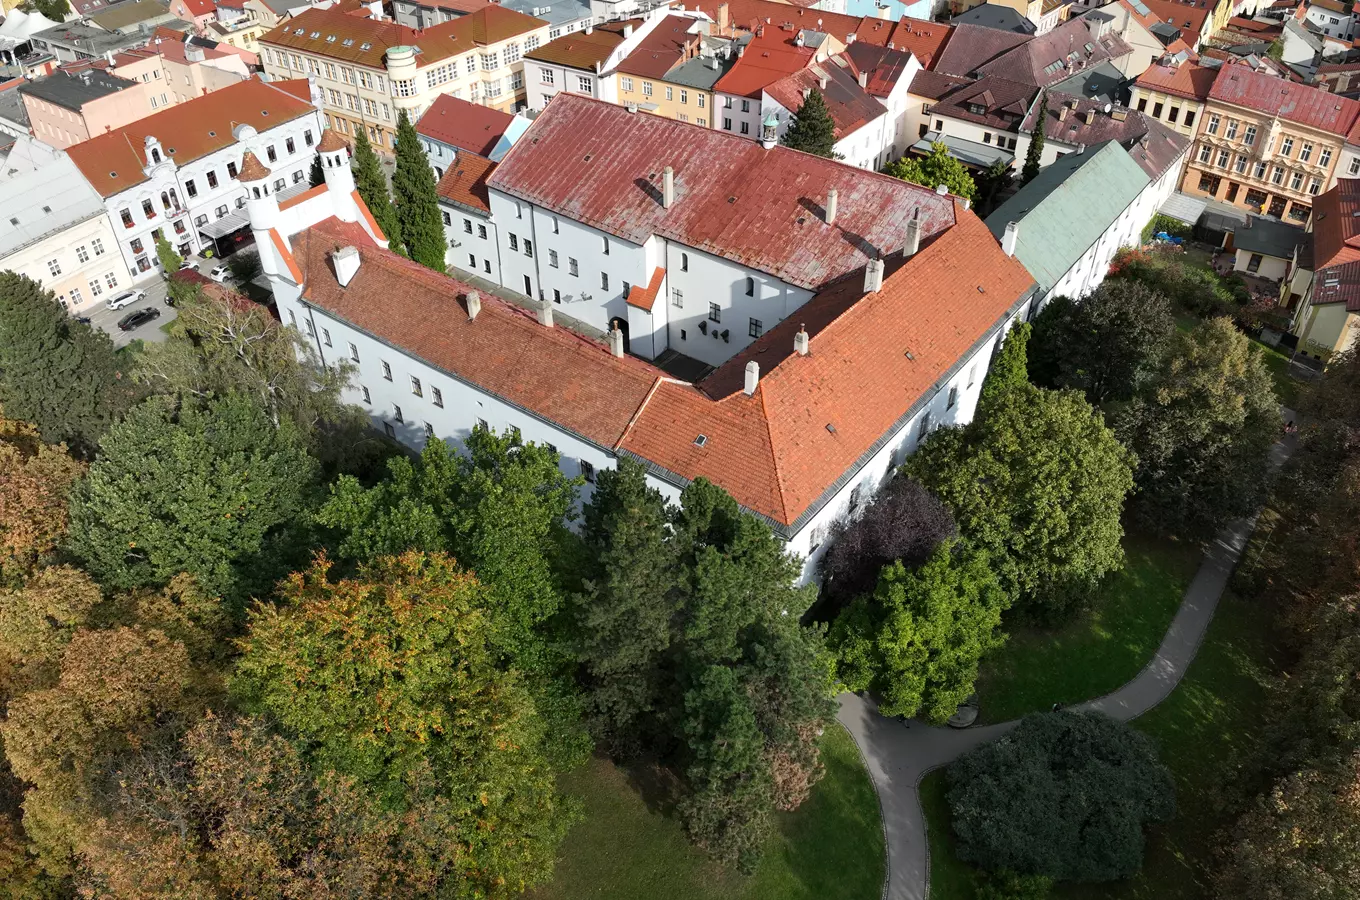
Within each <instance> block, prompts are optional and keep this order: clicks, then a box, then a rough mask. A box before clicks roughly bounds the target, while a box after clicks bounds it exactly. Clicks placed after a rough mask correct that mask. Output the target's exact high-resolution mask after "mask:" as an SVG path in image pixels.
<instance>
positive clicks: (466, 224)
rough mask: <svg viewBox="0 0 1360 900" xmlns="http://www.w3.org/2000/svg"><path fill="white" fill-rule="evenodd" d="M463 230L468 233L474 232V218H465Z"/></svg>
mask: <svg viewBox="0 0 1360 900" xmlns="http://www.w3.org/2000/svg"><path fill="white" fill-rule="evenodd" d="M463 231H464V233H466V234H472V220H471V219H464V220H463Z"/></svg>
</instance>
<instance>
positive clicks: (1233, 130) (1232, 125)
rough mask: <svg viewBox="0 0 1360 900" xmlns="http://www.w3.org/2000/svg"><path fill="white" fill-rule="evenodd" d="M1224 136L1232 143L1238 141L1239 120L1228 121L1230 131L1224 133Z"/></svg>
mask: <svg viewBox="0 0 1360 900" xmlns="http://www.w3.org/2000/svg"><path fill="white" fill-rule="evenodd" d="M1223 136H1224V137H1225V138H1227V139H1228V140H1230V141H1235V140H1237V120H1236V119H1229V120H1228V130H1227V131H1226V132H1224V133H1223Z"/></svg>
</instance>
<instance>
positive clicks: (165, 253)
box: [156, 237, 184, 278]
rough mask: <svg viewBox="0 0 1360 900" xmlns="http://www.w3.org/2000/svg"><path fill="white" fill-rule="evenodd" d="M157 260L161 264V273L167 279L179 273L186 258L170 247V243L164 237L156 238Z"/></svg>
mask: <svg viewBox="0 0 1360 900" xmlns="http://www.w3.org/2000/svg"><path fill="white" fill-rule="evenodd" d="M156 260H157V261H158V262H159V263H160V264H161V272H162V273H163V274H164V275H165V277H166V278H169V277H171V276H172V275H174V274H175V273H176V272H178V271H179V267H180V264H182V263H183V262H184V257H182V256H180V255H179V254H178V253H176V252H175V248H174V247H171V246H170V242H169V241H167V240H166V239H165V238H163V237H158V238H156Z"/></svg>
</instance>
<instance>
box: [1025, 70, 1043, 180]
mask: <svg viewBox="0 0 1360 900" xmlns="http://www.w3.org/2000/svg"><path fill="white" fill-rule="evenodd" d="M1047 119H1048V91H1044V93H1043V95H1042V96H1041V97H1040V98H1039V117H1038V118H1037V119H1035V120H1034V127H1033V128H1032V129H1030V133H1029V149H1027V150H1026V151H1025V165H1024V167H1023V168H1022V169H1021V170H1020V183H1021V184H1022V185H1026V184H1029V183H1030V182H1031V181H1033V180H1034V176H1036V175H1038V174H1039V167H1040V166H1041V165H1042V164H1043V157H1044V124H1045V122H1046V120H1047Z"/></svg>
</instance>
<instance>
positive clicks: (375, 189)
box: [352, 128, 405, 255]
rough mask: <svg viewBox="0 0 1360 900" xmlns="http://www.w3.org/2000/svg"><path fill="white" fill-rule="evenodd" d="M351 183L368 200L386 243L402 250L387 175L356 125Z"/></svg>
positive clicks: (399, 224) (399, 227) (395, 249)
mask: <svg viewBox="0 0 1360 900" xmlns="http://www.w3.org/2000/svg"><path fill="white" fill-rule="evenodd" d="M352 165H353V167H354V186H355V187H356V188H358V189H359V196H360V197H363V198H364V203H366V204H368V211H369V212H371V213H372V214H373V220H374V221H375V222H377V223H378V227H379V228H381V229H382V233H383V235H384V236H386V238H387V243H388V246H389V247H391V248H392V250H393V251H394V252H396V253H402V254H403V255H404V254H405V245H404V244H403V243H402V240H401V222H400V220H399V219H398V218H397V211H396V209H394V208H393V206H392V195H391V194H389V193H388V192H387V177H386V176H385V175H383V170H382V165H381V164H380V163H379V162H378V155H377V154H376V153H374V152H373V147H372V145H371V144H369V142H368V135H366V134H364V130H363V129H362V128H360V129H359V130H358V132H357V133H356V134H355V135H354V161H353V163H352Z"/></svg>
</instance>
